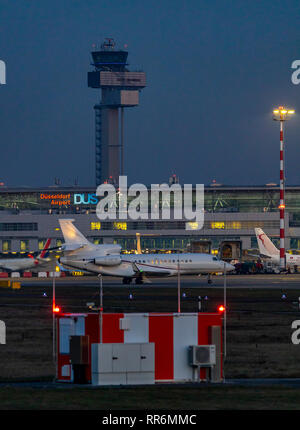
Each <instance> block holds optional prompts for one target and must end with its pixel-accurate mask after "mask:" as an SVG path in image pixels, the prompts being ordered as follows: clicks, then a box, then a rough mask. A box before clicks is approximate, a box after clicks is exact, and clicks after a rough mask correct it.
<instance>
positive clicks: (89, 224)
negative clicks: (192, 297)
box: [0, 183, 300, 254]
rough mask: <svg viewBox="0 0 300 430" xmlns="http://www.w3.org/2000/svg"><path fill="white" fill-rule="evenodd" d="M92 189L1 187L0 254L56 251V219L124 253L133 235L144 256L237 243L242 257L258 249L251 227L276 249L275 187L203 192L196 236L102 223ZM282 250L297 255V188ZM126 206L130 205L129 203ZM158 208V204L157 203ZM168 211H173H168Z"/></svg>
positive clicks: (167, 226) (152, 225) (172, 227)
mask: <svg viewBox="0 0 300 430" xmlns="http://www.w3.org/2000/svg"><path fill="white" fill-rule="evenodd" d="M95 193H96V190H95V188H92V187H91V188H82V187H61V186H52V187H45V188H18V189H17V188H6V187H4V186H2V187H0V251H1V252H2V253H5V254H6V253H19V252H21V253H24V252H35V251H38V250H40V249H42V248H43V246H44V244H45V241H46V240H47V238H51V239H52V246H60V245H61V244H62V243H63V236H62V233H61V231H60V228H59V222H58V220H59V219H60V218H71V219H74V223H75V225H76V226H77V227H78V228H79V230H80V231H81V232H82V233H83V234H84V235H85V236H86V237H87V238H88V239H89V240H90V241H91V242H93V243H95V244H101V243H118V244H120V245H121V246H122V248H123V250H124V251H129V252H133V251H134V250H136V247H137V233H139V234H140V245H141V248H142V251H143V252H151V251H154V250H156V251H157V250H162V251H178V250H182V251H193V252H201V251H202V250H203V248H201V244H202V245H203V243H210V249H209V252H216V253H217V250H218V249H219V246H220V244H221V243H222V241H240V243H241V246H242V249H243V251H245V252H247V251H248V250H253V249H257V241H256V237H255V233H254V228H255V227H260V228H262V229H263V230H264V231H265V233H267V234H268V235H270V237H271V238H272V240H273V241H274V243H275V245H277V246H278V244H279V210H278V204H279V187H278V186H277V185H276V184H269V185H265V186H251V187H246V186H224V185H217V184H215V183H214V184H211V185H208V186H205V189H204V209H205V210H204V212H205V213H204V225H203V228H202V229H200V230H198V229H197V225H195V223H194V222H190V221H188V220H185V219H182V220H172V219H171V220H162V221H160V220H135V221H133V220H130V219H129V220H126V221H124V220H121V219H120V220H105V221H100V220H99V218H98V217H97V214H96V207H97V203H98V201H99V197H97V196H96V194H95ZM285 199H286V218H285V226H286V249H287V250H289V251H291V252H295V253H297V252H300V186H287V187H286V192H285ZM128 200H129V199H128ZM162 204H163V202H162ZM171 210H172V208H171Z"/></svg>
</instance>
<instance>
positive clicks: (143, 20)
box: [0, 0, 300, 187]
mask: <svg viewBox="0 0 300 430" xmlns="http://www.w3.org/2000/svg"><path fill="white" fill-rule="evenodd" d="M0 23H1V26H0V59H1V60H3V61H5V63H6V67H7V84H6V85H1V86H0V113H1V115H0V140H1V158H0V167H1V172H0V179H1V180H2V181H4V182H5V184H6V185H7V186H30V187H33V186H37V187H38V186H48V185H52V184H53V183H54V178H55V177H59V178H60V180H61V184H62V185H72V184H73V183H74V180H75V178H76V177H78V180H79V185H80V186H94V183H95V176H94V175H95V168H94V152H95V149H94V148H95V135H94V129H95V126H94V110H93V106H94V104H95V103H97V102H98V101H99V99H100V90H94V89H91V88H88V87H87V72H88V71H90V70H92V66H91V65H90V63H91V57H90V51H91V49H92V44H97V46H100V44H101V43H102V42H103V41H104V38H106V37H112V38H114V39H115V42H116V44H117V46H118V47H119V48H123V47H124V45H125V44H127V45H128V51H129V56H128V62H129V64H130V65H129V68H130V69H141V68H142V69H143V70H144V71H145V72H146V76H147V87H146V88H145V89H144V90H143V91H142V92H141V94H140V106H138V107H135V108H130V109H126V110H125V124H126V127H125V173H126V174H127V175H128V179H129V182H130V183H134V182H140V183H144V184H151V183H161V182H166V181H168V177H169V176H170V175H171V174H172V173H176V174H177V175H178V176H179V178H180V181H181V183H192V184H196V183H200V184H201V183H204V184H209V183H211V181H212V180H213V179H216V180H217V182H220V183H222V184H228V185H260V184H266V183H268V182H276V183H279V124H278V123H277V122H274V121H273V120H272V110H273V108H274V107H276V106H278V105H280V104H286V105H287V106H288V107H290V108H294V109H295V110H296V113H297V112H298V115H295V117H294V118H292V119H291V120H290V121H289V122H288V123H286V133H285V138H286V148H285V150H286V163H285V164H286V180H287V184H291V185H292V184H296V185H300V167H299V164H300V163H299V160H300V119H299V118H300V85H294V84H293V83H292V82H291V75H292V69H291V64H292V62H293V61H294V60H297V59H299V60H300V3H299V0H295V1H288V0H287V1H278V0H272V1H267V0H265V1H263V0H262V1H242V0H240V1H230V0H207V1H201V0H186V1H182V0H162V1H160V2H158V1H153V0H147V1H143V0H131V1H127V0H97V1H96V0H85V1H76V0H72V1H64V0H59V1H58V0H51V1H48V0H43V1H40V2H38V1H25V0H23V1H18V0H16V1H10V0H7V1H4V0H0Z"/></svg>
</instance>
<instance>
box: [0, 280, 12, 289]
mask: <svg viewBox="0 0 300 430" xmlns="http://www.w3.org/2000/svg"><path fill="white" fill-rule="evenodd" d="M10 284H11V282H10V280H9V279H8V280H5V281H4V280H3V281H0V288H10Z"/></svg>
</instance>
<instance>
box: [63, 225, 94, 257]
mask: <svg viewBox="0 0 300 430" xmlns="http://www.w3.org/2000/svg"><path fill="white" fill-rule="evenodd" d="M58 221H59V224H60V228H61V231H62V234H63V236H64V240H65V249H66V250H68V249H69V250H73V249H77V248H80V247H82V246H84V245H88V244H89V243H90V242H89V241H88V240H87V238H86V237H84V236H83V234H82V233H81V232H80V231H79V230H78V229H77V228H76V227H75V225H74V224H73V221H75V220H74V219H60V220H58Z"/></svg>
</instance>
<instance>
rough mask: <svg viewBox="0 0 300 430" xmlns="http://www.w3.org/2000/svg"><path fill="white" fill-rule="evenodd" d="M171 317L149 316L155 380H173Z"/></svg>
mask: <svg viewBox="0 0 300 430" xmlns="http://www.w3.org/2000/svg"><path fill="white" fill-rule="evenodd" d="M173 337H174V330H173V315H170V316H167V315H166V316H155V315H153V314H152V315H149V342H150V343H151V342H154V343H155V380H171V379H173V378H174V357H173V355H174V353H173V351H174V340H173Z"/></svg>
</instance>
